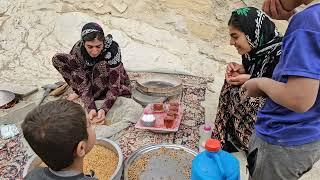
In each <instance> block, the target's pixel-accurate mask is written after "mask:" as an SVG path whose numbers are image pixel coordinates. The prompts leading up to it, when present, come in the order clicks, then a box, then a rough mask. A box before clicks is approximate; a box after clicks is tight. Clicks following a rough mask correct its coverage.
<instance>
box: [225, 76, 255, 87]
mask: <svg viewBox="0 0 320 180" xmlns="http://www.w3.org/2000/svg"><path fill="white" fill-rule="evenodd" d="M249 79H250V74H239V75H237V76H235V77H229V78H228V79H226V80H227V82H228V83H229V84H231V85H234V86H239V85H242V84H243V83H245V82H246V81H248V80H249Z"/></svg>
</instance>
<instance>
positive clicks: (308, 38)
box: [255, 4, 320, 146]
mask: <svg viewBox="0 0 320 180" xmlns="http://www.w3.org/2000/svg"><path fill="white" fill-rule="evenodd" d="M289 76H299V77H305V78H311V79H317V80H320V4H316V5H313V6H310V7H308V8H307V9H305V10H304V11H302V12H300V13H298V14H296V15H295V16H294V17H293V18H292V20H291V22H290V23H289V26H288V29H287V32H286V34H285V36H284V40H283V45H282V55H281V58H280V62H279V64H278V65H277V66H276V68H275V70H274V72H273V77H272V79H274V80H276V81H279V82H284V83H286V82H287V81H288V77H289ZM301 91H303V87H301ZM319 94H320V93H319V91H318V95H317V99H316V102H315V104H314V105H313V106H312V108H311V109H310V110H308V111H307V112H305V113H297V112H294V111H291V110H289V109H288V108H286V107H283V106H281V105H279V104H277V103H275V102H274V101H272V100H271V99H270V98H268V99H267V102H266V104H265V106H264V107H263V108H262V109H261V110H260V111H259V112H258V114H257V122H256V125H255V129H256V133H257V136H259V137H260V138H261V139H263V140H264V141H266V142H268V143H271V144H275V145H282V146H295V145H302V144H307V143H311V142H315V141H319V140H320V95H319Z"/></svg>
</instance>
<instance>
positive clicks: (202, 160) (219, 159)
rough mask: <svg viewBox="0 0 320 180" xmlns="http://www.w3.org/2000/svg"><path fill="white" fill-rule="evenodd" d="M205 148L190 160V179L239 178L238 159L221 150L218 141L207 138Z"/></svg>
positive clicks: (229, 179)
mask: <svg viewBox="0 0 320 180" xmlns="http://www.w3.org/2000/svg"><path fill="white" fill-rule="evenodd" d="M205 149H206V150H205V151H204V152H202V153H200V154H198V155H197V156H196V157H195V158H194V159H193V161H192V168H191V180H240V167H239V161H238V160H237V159H236V158H235V157H234V156H233V155H232V154H230V153H228V152H226V151H223V150H221V144H220V141H218V140H216V139H208V140H207V141H206V145H205Z"/></svg>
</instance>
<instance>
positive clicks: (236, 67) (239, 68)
mask: <svg viewBox="0 0 320 180" xmlns="http://www.w3.org/2000/svg"><path fill="white" fill-rule="evenodd" d="M244 73H246V71H245V69H244V67H243V65H242V64H238V63H235V62H231V63H228V65H227V69H226V74H225V77H226V79H228V78H230V77H236V76H238V75H239V74H244Z"/></svg>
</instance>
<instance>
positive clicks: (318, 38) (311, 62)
mask: <svg viewBox="0 0 320 180" xmlns="http://www.w3.org/2000/svg"><path fill="white" fill-rule="evenodd" d="M282 56H283V57H282V58H283V60H284V64H283V69H282V70H281V71H282V72H281V75H282V76H302V77H306V78H312V79H320V32H319V31H310V30H304V29H300V30H296V31H294V32H292V33H290V34H289V35H288V36H287V37H285V38H284V40H283V47H282Z"/></svg>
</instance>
